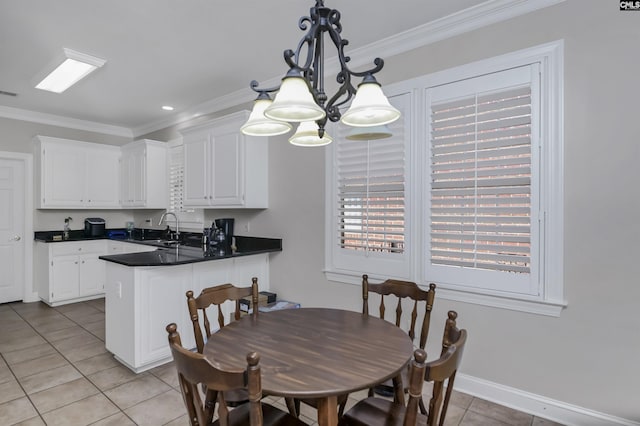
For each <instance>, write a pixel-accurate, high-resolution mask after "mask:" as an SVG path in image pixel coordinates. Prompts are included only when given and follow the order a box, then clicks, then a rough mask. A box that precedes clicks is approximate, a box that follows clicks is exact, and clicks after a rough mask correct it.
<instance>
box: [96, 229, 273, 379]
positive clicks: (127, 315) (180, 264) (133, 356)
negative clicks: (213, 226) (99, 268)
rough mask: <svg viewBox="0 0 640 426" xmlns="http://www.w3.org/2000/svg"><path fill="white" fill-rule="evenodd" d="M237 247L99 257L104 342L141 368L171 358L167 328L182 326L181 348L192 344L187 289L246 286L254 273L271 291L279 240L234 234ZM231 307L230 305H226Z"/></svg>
mask: <svg viewBox="0 0 640 426" xmlns="http://www.w3.org/2000/svg"><path fill="white" fill-rule="evenodd" d="M236 246H237V250H236V251H234V252H232V253H230V254H223V255H218V254H216V253H212V252H210V251H204V250H203V249H202V248H199V247H189V246H184V245H176V246H174V247H164V248H158V249H157V250H154V251H149V252H142V253H125V254H117V255H107V256H100V259H102V260H105V261H106V285H105V328H106V334H105V346H106V348H107V350H108V351H110V352H111V353H113V354H114V355H115V357H116V359H118V361H120V362H121V363H122V364H124V365H126V366H127V367H129V368H130V369H131V370H133V371H135V372H137V373H139V372H142V371H145V370H148V369H150V368H153V367H155V366H157V365H160V364H164V363H165V362H168V361H170V360H171V352H170V351H169V346H168V345H167V333H166V331H165V327H166V325H167V324H169V323H171V322H175V323H176V324H178V330H183V333H181V334H182V341H183V345H184V346H185V347H195V341H194V339H193V332H192V331H191V330H192V325H191V320H190V318H189V313H188V311H187V302H186V297H185V293H186V292H187V290H192V291H193V292H194V293H195V294H199V293H200V291H202V289H203V288H206V287H210V286H214V285H218V284H224V283H228V282H231V283H234V284H235V285H237V286H244V285H246V286H249V285H250V284H251V278H252V277H257V278H258V283H259V286H260V290H269V253H271V252H277V251H281V250H282V240H279V239H270V238H254V237H241V236H236ZM228 309H229V311H230V308H229V307H228Z"/></svg>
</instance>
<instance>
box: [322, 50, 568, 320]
mask: <svg viewBox="0 0 640 426" xmlns="http://www.w3.org/2000/svg"><path fill="white" fill-rule="evenodd" d="M536 62H538V63H539V64H540V73H541V78H540V100H541V115H540V122H541V125H540V147H539V149H540V150H541V151H540V161H541V170H540V171H539V173H540V185H541V187H542V188H543V190H542V193H541V199H540V204H541V206H543V209H544V211H543V212H541V213H540V214H541V216H542V217H543V221H542V224H541V228H542V229H541V230H540V247H542V248H543V249H542V250H541V254H540V270H539V274H540V277H541V278H540V279H541V280H542V285H541V292H542V294H541V295H540V296H537V297H532V296H526V295H517V296H511V295H505V294H502V293H498V292H494V291H490V290H482V292H480V291H478V290H473V289H452V288H446V286H443V285H441V286H439V287H438V297H440V298H443V299H447V300H454V301H459V302H465V303H472V304H479V305H483V306H489V307H494V308H500V309H509V310H515V311H522V312H529V313H533V314H539V315H547V316H554V317H559V316H560V313H561V311H562V309H563V308H564V307H566V306H567V302H566V301H565V300H564V290H563V289H564V205H563V200H564V95H563V94H564V81H563V78H564V63H563V62H564V40H557V41H553V42H550V43H546V44H542V45H538V46H534V47H530V48H526V49H522V50H518V51H515V52H511V53H507V54H504V55H500V56H497V57H493V58H489V59H484V60H480V61H476V62H473V63H469V64H465V65H461V66H458V67H454V68H451V69H447V70H443V71H438V72H435V73H432V74H429V75H425V76H421V77H418V78H415V79H412V80H408V81H404V82H401V83H397V84H394V85H392V86H388V87H387V86H385V92H387V93H391V91H392V90H397V88H399V87H403V88H404V89H406V90H412V91H413V93H414V94H415V93H416V91H423V90H424V89H426V88H427V87H433V86H437V85H441V84H447V83H451V82H454V81H457V80H462V79H466V78H473V77H476V76H480V75H483V74H490V73H493V72H497V71H501V70H505V69H509V68H515V67H519V66H524V65H528V64H532V63H536ZM420 96H421V95H420ZM420 96H414V100H413V102H412V108H413V110H412V112H411V117H410V120H411V123H410V128H411V132H412V138H413V139H412V141H411V144H410V152H409V153H408V162H407V167H409V173H408V179H409V180H410V181H411V182H413V183H415V184H413V185H411V188H410V189H408V190H407V192H406V195H405V197H406V198H411V200H409V202H410V203H411V205H412V207H411V209H412V210H411V211H410V212H408V214H409V215H410V217H411V221H413V223H415V224H416V225H417V224H419V223H422V221H423V220H425V215H426V213H425V212H424V208H423V207H424V200H423V199H422V194H421V193H420V192H421V190H422V189H421V186H422V183H423V182H425V180H424V179H425V176H424V171H423V170H422V167H420V164H424V163H423V162H424V161H425V160H426V156H427V154H428V152H427V150H426V149H425V148H424V144H423V143H422V142H421V141H418V140H417V135H424V134H425V132H426V126H427V123H426V121H425V120H422V119H417V117H419V115H418V114H420V111H421V110H423V109H424V106H420V105H418V104H417V101H418V99H419V98H420ZM333 161H334V160H333V150H332V149H328V150H327V152H326V166H327V173H326V185H327V186H326V191H325V195H326V203H325V205H326V213H325V214H326V218H325V223H326V225H327V226H326V228H325V233H326V238H325V241H326V243H325V270H324V273H325V277H326V278H327V279H328V280H330V281H337V282H343V283H349V284H353V285H360V283H361V275H362V273H368V274H369V275H370V276H371V277H373V278H374V279H375V278H386V277H382V276H380V277H377V276H376V275H375V274H373V273H369V272H368V271H362V273H356V272H355V271H344V270H338V269H336V268H335V267H333V265H332V264H331V256H332V253H331V244H330V241H331V238H330V232H331V230H332V229H333V228H332V227H331V225H332V224H333V222H332V217H333V211H332V207H333V202H332V198H331V197H332V196H333V194H334V193H335V189H334V186H335V182H334V180H333V175H334V172H333ZM421 162H422V163H421ZM545 188H547V189H552V190H544V189H545ZM413 223H409V224H407V229H406V233H407V236H406V238H407V244H406V247H407V250H408V252H409V253H411V254H410V260H409V264H410V265H411V266H410V268H408V269H409V270H408V271H407V275H409V278H408V279H411V280H415V281H417V282H418V283H419V284H420V285H424V286H426V285H427V284H428V283H429V280H428V277H426V276H425V273H424V269H425V268H423V267H421V266H420V265H422V259H424V256H425V252H424V250H425V242H424V238H426V237H425V236H424V235H423V234H424V232H423V230H420V229H418V228H420V227H419V226H413ZM409 244H414V245H413V249H412V247H410V246H409Z"/></svg>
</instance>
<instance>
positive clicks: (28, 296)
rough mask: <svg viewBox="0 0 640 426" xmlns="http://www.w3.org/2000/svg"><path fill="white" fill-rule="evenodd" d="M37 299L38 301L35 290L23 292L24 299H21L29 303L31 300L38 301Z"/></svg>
mask: <svg viewBox="0 0 640 426" xmlns="http://www.w3.org/2000/svg"><path fill="white" fill-rule="evenodd" d="M39 301H40V297H38V293H37V292H32V293H28V294H25V296H24V299H22V302H23V303H31V302H39Z"/></svg>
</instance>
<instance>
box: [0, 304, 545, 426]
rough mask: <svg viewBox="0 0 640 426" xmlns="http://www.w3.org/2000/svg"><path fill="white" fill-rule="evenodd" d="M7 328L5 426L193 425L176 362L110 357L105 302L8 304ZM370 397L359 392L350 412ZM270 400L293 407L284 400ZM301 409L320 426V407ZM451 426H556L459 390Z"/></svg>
mask: <svg viewBox="0 0 640 426" xmlns="http://www.w3.org/2000/svg"><path fill="white" fill-rule="evenodd" d="M0 327H1V332H0V336H1V337H0V425H3V426H8V425H25V426H26V425H30V426H31V425H64V426H81V425H103V426H107V425H113V426H116V425H117V426H125V425H153V426H155V425H171V426H173V425H188V424H189V422H188V419H187V416H186V411H185V408H184V405H183V403H182V399H181V396H180V391H179V387H178V381H177V374H176V371H175V368H174V367H173V364H166V365H163V366H160V367H157V368H154V369H152V370H150V371H147V372H144V373H141V374H135V373H133V372H131V371H130V370H129V369H127V368H126V367H123V366H122V365H120V364H119V363H118V362H117V361H116V360H115V359H114V358H113V357H112V356H111V354H110V353H109V352H107V350H106V349H105V346H104V334H105V332H104V299H98V300H92V301H88V302H82V303H75V304H70V305H64V306H60V307H57V308H51V307H49V306H47V305H45V304H44V303H10V304H3V305H0ZM428 391H429V389H425V392H428ZM364 396H366V392H364V391H363V392H359V393H356V394H352V395H351V396H350V398H349V402H348V405H347V409H348V408H349V407H350V406H352V405H353V404H355V403H356V402H357V401H358V400H359V399H360V398H363V397H364ZM267 400H268V402H270V403H272V404H274V405H276V406H279V407H280V408H282V409H284V410H286V408H285V405H284V402H283V401H282V399H281V398H279V399H277V398H267ZM301 411H302V414H301V415H302V419H303V420H304V421H305V422H308V423H309V424H310V425H317V423H316V422H315V418H316V413H315V410H314V409H312V408H311V407H308V406H305V405H304V404H303V405H302V408H301ZM446 424H447V425H461V426H483V425H535V426H551V425H556V423H553V422H549V421H547V420H544V419H540V418H537V417H534V416H531V415H529V414H526V413H522V412H519V411H515V410H512V409H510V408H507V407H503V406H500V405H496V404H493V403H491V402H488V401H485V400H482V399H479V398H474V397H472V396H470V395H466V394H463V393H460V392H454V397H453V398H452V401H451V404H450V406H449V413H448V415H447V421H446Z"/></svg>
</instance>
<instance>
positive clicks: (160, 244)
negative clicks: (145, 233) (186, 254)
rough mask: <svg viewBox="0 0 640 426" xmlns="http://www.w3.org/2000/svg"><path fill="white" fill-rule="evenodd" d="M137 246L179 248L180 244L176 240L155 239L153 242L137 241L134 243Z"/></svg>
mask: <svg viewBox="0 0 640 426" xmlns="http://www.w3.org/2000/svg"><path fill="white" fill-rule="evenodd" d="M136 242H137V243H138V244H147V245H150V246H155V247H175V246H179V245H180V244H181V243H180V241H176V240H162V239H155V240H137V241H136Z"/></svg>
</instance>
